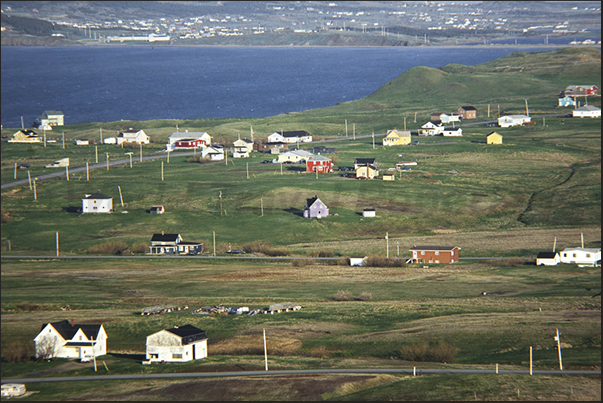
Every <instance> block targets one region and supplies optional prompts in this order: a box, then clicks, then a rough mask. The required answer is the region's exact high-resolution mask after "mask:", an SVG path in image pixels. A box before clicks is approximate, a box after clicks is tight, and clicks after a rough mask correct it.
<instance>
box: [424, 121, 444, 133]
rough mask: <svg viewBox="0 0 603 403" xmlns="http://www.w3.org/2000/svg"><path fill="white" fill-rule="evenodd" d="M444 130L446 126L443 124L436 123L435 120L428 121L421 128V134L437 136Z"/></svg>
mask: <svg viewBox="0 0 603 403" xmlns="http://www.w3.org/2000/svg"><path fill="white" fill-rule="evenodd" d="M443 132H444V126H443V125H442V124H438V125H436V124H435V123H433V122H427V123H425V124H424V125H423V126H421V129H420V130H419V134H420V135H423V136H436V135H438V134H442V133H443Z"/></svg>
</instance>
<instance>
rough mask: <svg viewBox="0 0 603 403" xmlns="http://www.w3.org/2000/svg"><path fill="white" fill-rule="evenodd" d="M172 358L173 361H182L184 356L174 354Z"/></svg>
mask: <svg viewBox="0 0 603 403" xmlns="http://www.w3.org/2000/svg"><path fill="white" fill-rule="evenodd" d="M172 358H173V359H178V360H181V359H182V354H172Z"/></svg>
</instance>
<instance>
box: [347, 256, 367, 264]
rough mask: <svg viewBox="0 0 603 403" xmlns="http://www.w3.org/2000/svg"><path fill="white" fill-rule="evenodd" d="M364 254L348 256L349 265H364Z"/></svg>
mask: <svg viewBox="0 0 603 403" xmlns="http://www.w3.org/2000/svg"><path fill="white" fill-rule="evenodd" d="M365 259H366V256H362V257H350V266H364V261H365Z"/></svg>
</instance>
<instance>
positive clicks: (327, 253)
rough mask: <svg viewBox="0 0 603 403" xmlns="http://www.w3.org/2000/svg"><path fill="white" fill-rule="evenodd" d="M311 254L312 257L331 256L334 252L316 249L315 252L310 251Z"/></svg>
mask: <svg viewBox="0 0 603 403" xmlns="http://www.w3.org/2000/svg"><path fill="white" fill-rule="evenodd" d="M312 256H314V257H333V256H334V253H333V252H331V251H330V250H323V249H320V250H317V251H316V252H314V253H312Z"/></svg>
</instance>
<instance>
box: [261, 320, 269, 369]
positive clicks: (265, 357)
mask: <svg viewBox="0 0 603 403" xmlns="http://www.w3.org/2000/svg"><path fill="white" fill-rule="evenodd" d="M262 330H263V331H264V366H265V367H266V371H268V350H267V349H266V329H262Z"/></svg>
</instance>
